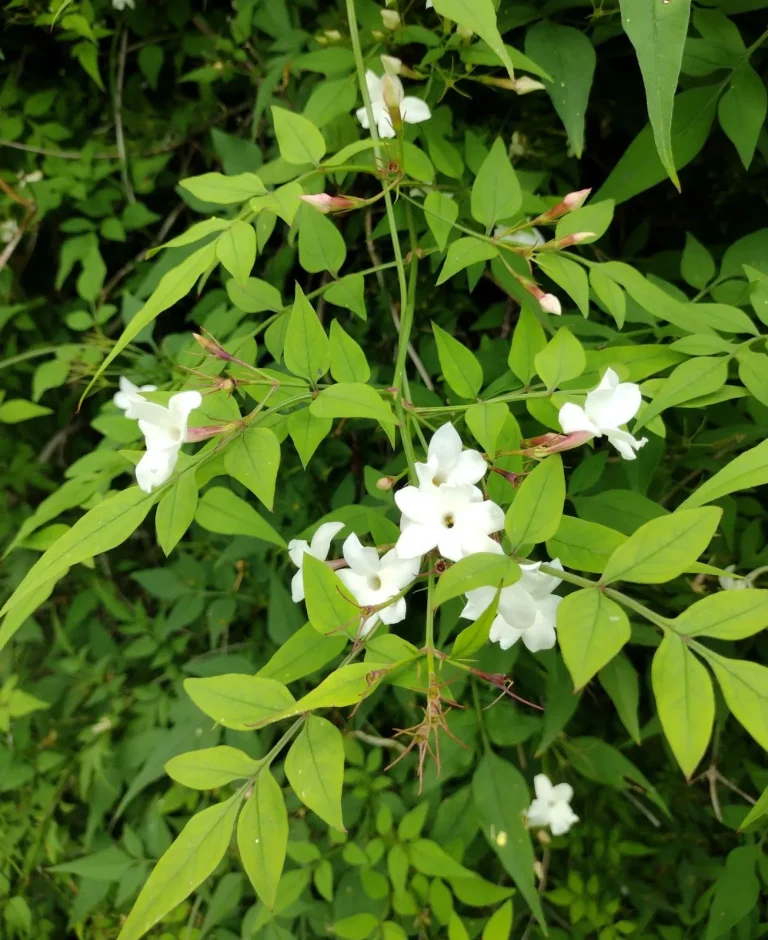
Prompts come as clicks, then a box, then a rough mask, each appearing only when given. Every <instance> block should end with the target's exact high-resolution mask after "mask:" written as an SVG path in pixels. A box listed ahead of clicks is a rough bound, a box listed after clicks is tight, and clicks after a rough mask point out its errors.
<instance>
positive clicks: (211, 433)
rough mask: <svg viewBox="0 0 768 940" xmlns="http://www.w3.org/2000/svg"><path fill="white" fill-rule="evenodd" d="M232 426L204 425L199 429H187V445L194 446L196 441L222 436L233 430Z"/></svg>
mask: <svg viewBox="0 0 768 940" xmlns="http://www.w3.org/2000/svg"><path fill="white" fill-rule="evenodd" d="M234 427H235V425H234V424H232V423H230V424H206V425H203V426H201V427H199V428H187V436H186V441H187V443H188V444H196V443H197V442H198V441H207V440H208V438H210V437H216V435H217V434H224V433H226V432H227V431H231V430H233V429H234Z"/></svg>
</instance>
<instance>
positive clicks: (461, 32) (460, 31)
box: [456, 23, 475, 39]
mask: <svg viewBox="0 0 768 940" xmlns="http://www.w3.org/2000/svg"><path fill="white" fill-rule="evenodd" d="M456 35H457V36H459V37H460V38H461V39H471V38H472V37H473V36H474V35H475V33H474V31H473V30H471V29H469V27H467V26H462V25H461V23H457V24H456Z"/></svg>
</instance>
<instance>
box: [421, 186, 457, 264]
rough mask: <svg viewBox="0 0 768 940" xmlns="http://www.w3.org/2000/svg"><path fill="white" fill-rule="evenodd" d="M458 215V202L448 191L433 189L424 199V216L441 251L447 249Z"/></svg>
mask: <svg viewBox="0 0 768 940" xmlns="http://www.w3.org/2000/svg"><path fill="white" fill-rule="evenodd" d="M458 216H459V206H458V203H457V202H456V200H455V199H452V198H451V197H450V196H449V195H448V194H447V193H441V192H438V191H437V190H432V192H431V193H429V194H428V195H427V198H426V199H425V200H424V218H425V219H426V220H427V225H428V226H429V230H430V232H432V237H433V238H434V239H435V243H436V245H437V247H438V248H439V249H440V251H445V246H446V245H447V244H448V239H449V237H450V235H451V231H452V229H453V223H454V222H455V221H456V219H457V218H458Z"/></svg>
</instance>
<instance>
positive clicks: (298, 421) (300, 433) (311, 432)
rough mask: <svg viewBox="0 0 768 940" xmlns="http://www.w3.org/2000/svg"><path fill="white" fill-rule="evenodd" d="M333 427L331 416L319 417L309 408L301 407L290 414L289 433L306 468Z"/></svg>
mask: <svg viewBox="0 0 768 940" xmlns="http://www.w3.org/2000/svg"><path fill="white" fill-rule="evenodd" d="M332 427H333V422H332V421H331V419H330V418H317V417H315V415H313V414H312V412H311V411H310V410H309V408H301V409H299V411H294V412H293V413H292V414H290V415H289V416H288V433H289V434H290V436H291V440H292V441H293V445H294V447H295V448H296V451H297V453H298V455H299V458H300V459H301V463H302V465H303V466H304V467H305V468H306V466H307V464H308V463H309V461H310V459H311V457H312V454H314V452H315V451H316V450H317V448H318V446H319V445H320V443H321V442H322V441H323V440H324V439H325V438H326V437H327V436H328V434H329V432H330V430H331V428H332Z"/></svg>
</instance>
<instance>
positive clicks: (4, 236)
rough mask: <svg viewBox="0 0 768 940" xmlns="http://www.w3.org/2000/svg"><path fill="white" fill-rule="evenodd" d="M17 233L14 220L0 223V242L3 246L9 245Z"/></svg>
mask: <svg viewBox="0 0 768 940" xmlns="http://www.w3.org/2000/svg"><path fill="white" fill-rule="evenodd" d="M18 231H19V223H18V222H17V221H16V219H6V220H5V221H4V222H0V242H2V243H3V244H4V245H7V244H9V243H10V242H12V241H13V240H14V238H16V233H17V232H18Z"/></svg>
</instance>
